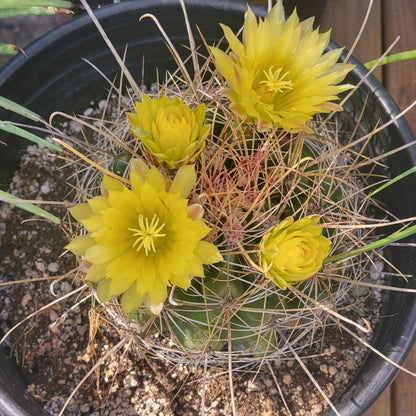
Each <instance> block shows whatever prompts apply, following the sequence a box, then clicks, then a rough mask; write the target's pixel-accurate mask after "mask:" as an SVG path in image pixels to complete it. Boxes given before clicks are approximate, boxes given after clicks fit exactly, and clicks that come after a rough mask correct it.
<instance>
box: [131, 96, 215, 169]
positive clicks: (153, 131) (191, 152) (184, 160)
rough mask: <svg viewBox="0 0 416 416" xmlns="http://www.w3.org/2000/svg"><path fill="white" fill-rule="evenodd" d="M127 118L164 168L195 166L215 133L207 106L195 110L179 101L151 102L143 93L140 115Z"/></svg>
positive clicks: (203, 105) (155, 100)
mask: <svg viewBox="0 0 416 416" xmlns="http://www.w3.org/2000/svg"><path fill="white" fill-rule="evenodd" d="M127 117H128V119H129V121H130V124H131V125H132V128H133V132H134V134H135V135H136V137H137V138H138V139H140V140H141V141H142V143H143V144H144V145H145V147H146V149H147V150H148V152H149V153H150V154H151V155H153V157H154V158H155V159H156V160H157V161H158V162H159V164H161V165H165V166H166V167H168V168H171V169H175V168H178V167H179V166H182V165H185V164H190V163H193V162H195V160H196V158H197V157H198V155H199V154H200V153H201V151H202V149H203V147H204V144H205V139H206V137H207V136H208V134H209V131H210V129H211V125H210V124H205V125H203V123H204V119H205V104H200V105H198V106H197V107H195V108H194V109H193V110H191V109H190V108H189V107H188V106H187V105H186V104H184V103H183V102H182V101H181V100H180V99H179V98H178V97H174V98H169V97H167V96H166V95H163V96H161V97H159V98H150V97H149V96H147V95H146V94H144V93H142V101H141V102H136V113H135V114H133V113H128V114H127Z"/></svg>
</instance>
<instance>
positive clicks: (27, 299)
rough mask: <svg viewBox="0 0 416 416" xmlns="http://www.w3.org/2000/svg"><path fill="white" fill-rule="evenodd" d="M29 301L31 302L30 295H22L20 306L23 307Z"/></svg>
mask: <svg viewBox="0 0 416 416" xmlns="http://www.w3.org/2000/svg"><path fill="white" fill-rule="evenodd" d="M30 300H32V296H31V294H30V293H26V295H24V296H23V298H22V302H21V303H22V306H23V307H25V306H26V305H27V304H28V303H29V301H30Z"/></svg>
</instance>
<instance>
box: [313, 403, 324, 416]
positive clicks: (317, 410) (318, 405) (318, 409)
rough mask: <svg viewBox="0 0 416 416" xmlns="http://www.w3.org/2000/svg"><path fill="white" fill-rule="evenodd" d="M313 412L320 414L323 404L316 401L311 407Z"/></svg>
mask: <svg viewBox="0 0 416 416" xmlns="http://www.w3.org/2000/svg"><path fill="white" fill-rule="evenodd" d="M311 413H312V415H319V414H321V413H322V404H321V403H316V404H314V405H313V406H312V407H311Z"/></svg>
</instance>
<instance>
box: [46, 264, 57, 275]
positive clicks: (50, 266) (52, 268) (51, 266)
mask: <svg viewBox="0 0 416 416" xmlns="http://www.w3.org/2000/svg"><path fill="white" fill-rule="evenodd" d="M58 270H59V264H58V263H49V264H48V271H49V272H51V273H56V272H57V271H58Z"/></svg>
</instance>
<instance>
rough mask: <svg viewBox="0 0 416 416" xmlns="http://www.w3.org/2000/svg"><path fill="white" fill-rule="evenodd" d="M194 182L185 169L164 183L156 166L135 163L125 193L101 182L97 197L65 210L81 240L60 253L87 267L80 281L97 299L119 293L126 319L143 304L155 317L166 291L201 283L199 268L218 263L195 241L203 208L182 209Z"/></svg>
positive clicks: (208, 247)
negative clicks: (90, 285) (194, 279)
mask: <svg viewBox="0 0 416 416" xmlns="http://www.w3.org/2000/svg"><path fill="white" fill-rule="evenodd" d="M195 180H196V174H195V169H194V166H193V165H187V166H183V167H181V168H180V169H179V170H178V172H177V173H176V176H175V177H174V179H173V180H172V181H166V180H165V178H164V176H163V175H162V173H161V172H160V171H159V170H158V169H157V168H156V167H154V166H153V167H152V168H150V169H149V168H148V167H147V165H146V164H145V163H144V161H142V160H140V159H135V160H133V162H132V169H131V172H130V181H131V189H129V188H127V187H126V186H124V185H123V184H122V183H121V182H119V181H118V180H116V179H113V178H110V177H108V176H106V177H104V178H103V195H100V196H96V197H95V198H92V199H89V200H87V202H86V203H82V204H78V205H75V206H74V207H73V208H71V209H70V212H71V214H72V216H73V217H74V218H75V219H76V220H77V221H79V222H80V223H81V224H82V225H83V226H84V227H85V228H86V230H87V231H88V234H87V235H82V236H78V237H75V238H74V239H73V240H72V241H71V242H70V243H69V244H68V245H67V246H66V248H67V249H68V250H70V251H72V252H73V253H74V254H76V255H79V256H82V258H83V262H84V263H86V264H87V265H88V266H89V267H88V271H87V273H86V277H85V278H86V280H89V281H92V282H98V287H97V294H98V297H99V299H100V300H101V301H103V302H105V301H108V300H110V299H112V298H115V297H117V296H119V295H121V294H122V297H121V305H122V307H123V310H124V311H125V312H126V313H128V312H131V311H132V310H134V309H136V308H137V307H139V306H140V305H141V304H143V303H144V304H145V305H146V306H147V307H148V308H149V309H150V310H151V311H152V312H153V313H158V312H160V310H161V309H162V307H163V302H164V300H165V298H166V296H167V288H168V286H171V285H176V286H179V287H181V288H183V289H185V290H186V289H188V287H189V286H190V284H191V276H200V277H204V268H203V265H204V264H212V263H216V262H218V261H221V260H222V256H221V255H220V253H219V251H218V248H217V247H216V246H215V245H214V244H212V243H209V242H207V241H201V240H202V239H203V238H204V237H205V236H206V235H207V234H208V232H209V231H210V228H209V227H208V226H207V225H206V224H205V223H204V221H203V218H202V217H203V208H202V207H201V206H200V205H198V204H193V205H188V200H187V199H186V197H187V196H188V194H189V193H190V192H191V190H192V189H193V187H194V185H195Z"/></svg>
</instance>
